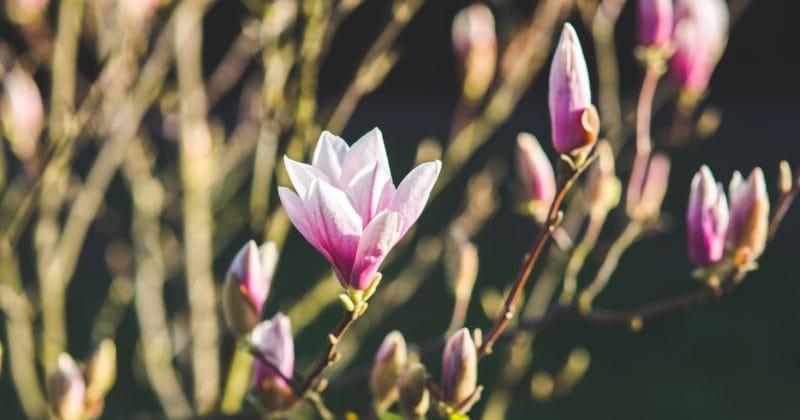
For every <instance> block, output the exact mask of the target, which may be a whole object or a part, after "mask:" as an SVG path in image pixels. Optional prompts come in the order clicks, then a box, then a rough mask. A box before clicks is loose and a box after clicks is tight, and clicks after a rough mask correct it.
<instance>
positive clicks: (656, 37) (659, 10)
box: [638, 0, 672, 47]
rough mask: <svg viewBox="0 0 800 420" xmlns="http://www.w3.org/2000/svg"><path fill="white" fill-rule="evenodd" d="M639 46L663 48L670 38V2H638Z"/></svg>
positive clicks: (646, 0) (643, 0)
mask: <svg viewBox="0 0 800 420" xmlns="http://www.w3.org/2000/svg"><path fill="white" fill-rule="evenodd" d="M638 6H639V8H638V12H639V22H638V26H639V31H638V35H639V44H640V45H644V46H648V47H664V46H665V45H667V44H668V43H669V42H670V40H671V38H672V0H639V3H638Z"/></svg>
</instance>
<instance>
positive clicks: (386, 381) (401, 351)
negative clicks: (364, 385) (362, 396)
mask: <svg viewBox="0 0 800 420" xmlns="http://www.w3.org/2000/svg"><path fill="white" fill-rule="evenodd" d="M407 361H408V352H407V351H406V341H405V340H404V339H403V334H401V333H400V331H392V332H390V333H389V334H388V335H387V336H386V338H384V339H383V343H382V344H381V346H380V348H379V349H378V353H377V354H375V361H374V362H373V364H372V372H370V376H369V390H370V392H371V393H372V398H373V400H374V401H375V406H376V408H377V409H378V411H379V412H380V411H383V410H385V409H386V408H388V407H389V405H391V403H392V402H394V400H395V399H396V398H397V387H396V386H395V385H396V383H397V379H398V378H399V377H400V373H401V372H402V371H403V368H405V366H406V362H407Z"/></svg>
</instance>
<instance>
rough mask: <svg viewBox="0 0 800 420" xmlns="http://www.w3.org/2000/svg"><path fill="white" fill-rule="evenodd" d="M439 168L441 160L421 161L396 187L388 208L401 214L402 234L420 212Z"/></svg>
mask: <svg viewBox="0 0 800 420" xmlns="http://www.w3.org/2000/svg"><path fill="white" fill-rule="evenodd" d="M441 169H442V162H440V161H438V160H435V161H433V162H427V163H423V164H422V165H419V166H417V167H416V168H414V170H412V171H411V172H409V173H408V175H406V177H405V179H403V182H401V183H400V185H399V186H398V187H397V192H396V193H395V195H394V197H393V199H392V204H391V205H390V206H389V209H391V210H394V211H397V212H399V213H400V214H401V215H402V216H403V221H404V223H405V225H404V226H403V232H402V234H403V235H405V233H406V232H408V229H410V228H411V226H412V225H413V224H414V222H416V221H417V218H419V215H420V213H422V209H423V208H424V207H425V203H427V202H428V197H429V196H430V194H431V190H432V189H433V184H435V183H436V179H437V178H438V177H439V171H441Z"/></svg>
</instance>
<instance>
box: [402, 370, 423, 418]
mask: <svg viewBox="0 0 800 420" xmlns="http://www.w3.org/2000/svg"><path fill="white" fill-rule="evenodd" d="M425 375H426V374H425V366H423V365H422V363H414V364H413V365H411V366H409V367H408V368H407V369H406V370H405V372H403V374H402V375H401V376H400V378H399V379H398V380H397V388H398V390H399V396H400V398H399V404H400V412H401V413H403V417H404V418H407V419H421V418H425V417H424V416H425V413H427V412H428V408H430V394H429V393H428V389H427V388H426V387H425Z"/></svg>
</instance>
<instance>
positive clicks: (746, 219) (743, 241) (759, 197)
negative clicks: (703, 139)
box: [727, 168, 769, 260]
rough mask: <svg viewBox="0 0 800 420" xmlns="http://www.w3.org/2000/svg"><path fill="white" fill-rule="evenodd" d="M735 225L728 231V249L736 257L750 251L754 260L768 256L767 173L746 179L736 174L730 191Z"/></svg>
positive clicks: (757, 170) (731, 223)
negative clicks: (766, 246)
mask: <svg viewBox="0 0 800 420" xmlns="http://www.w3.org/2000/svg"><path fill="white" fill-rule="evenodd" d="M728 195H729V197H730V214H731V221H730V226H729V227H728V235H727V239H728V245H729V246H730V247H731V248H732V249H733V250H734V252H735V253H737V254H738V253H739V252H741V251H746V252H747V253H748V257H749V259H750V260H754V259H756V258H758V257H759V256H760V255H761V253H762V252H764V246H765V245H766V243H767V233H768V230H769V197H768V196H767V184H766V182H765V181H764V173H763V172H762V171H761V168H755V169H753V171H752V172H751V173H750V176H749V177H747V181H744V180H743V179H742V175H741V174H740V173H739V172H734V174H733V178H731V184H730V187H729V189H728Z"/></svg>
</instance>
